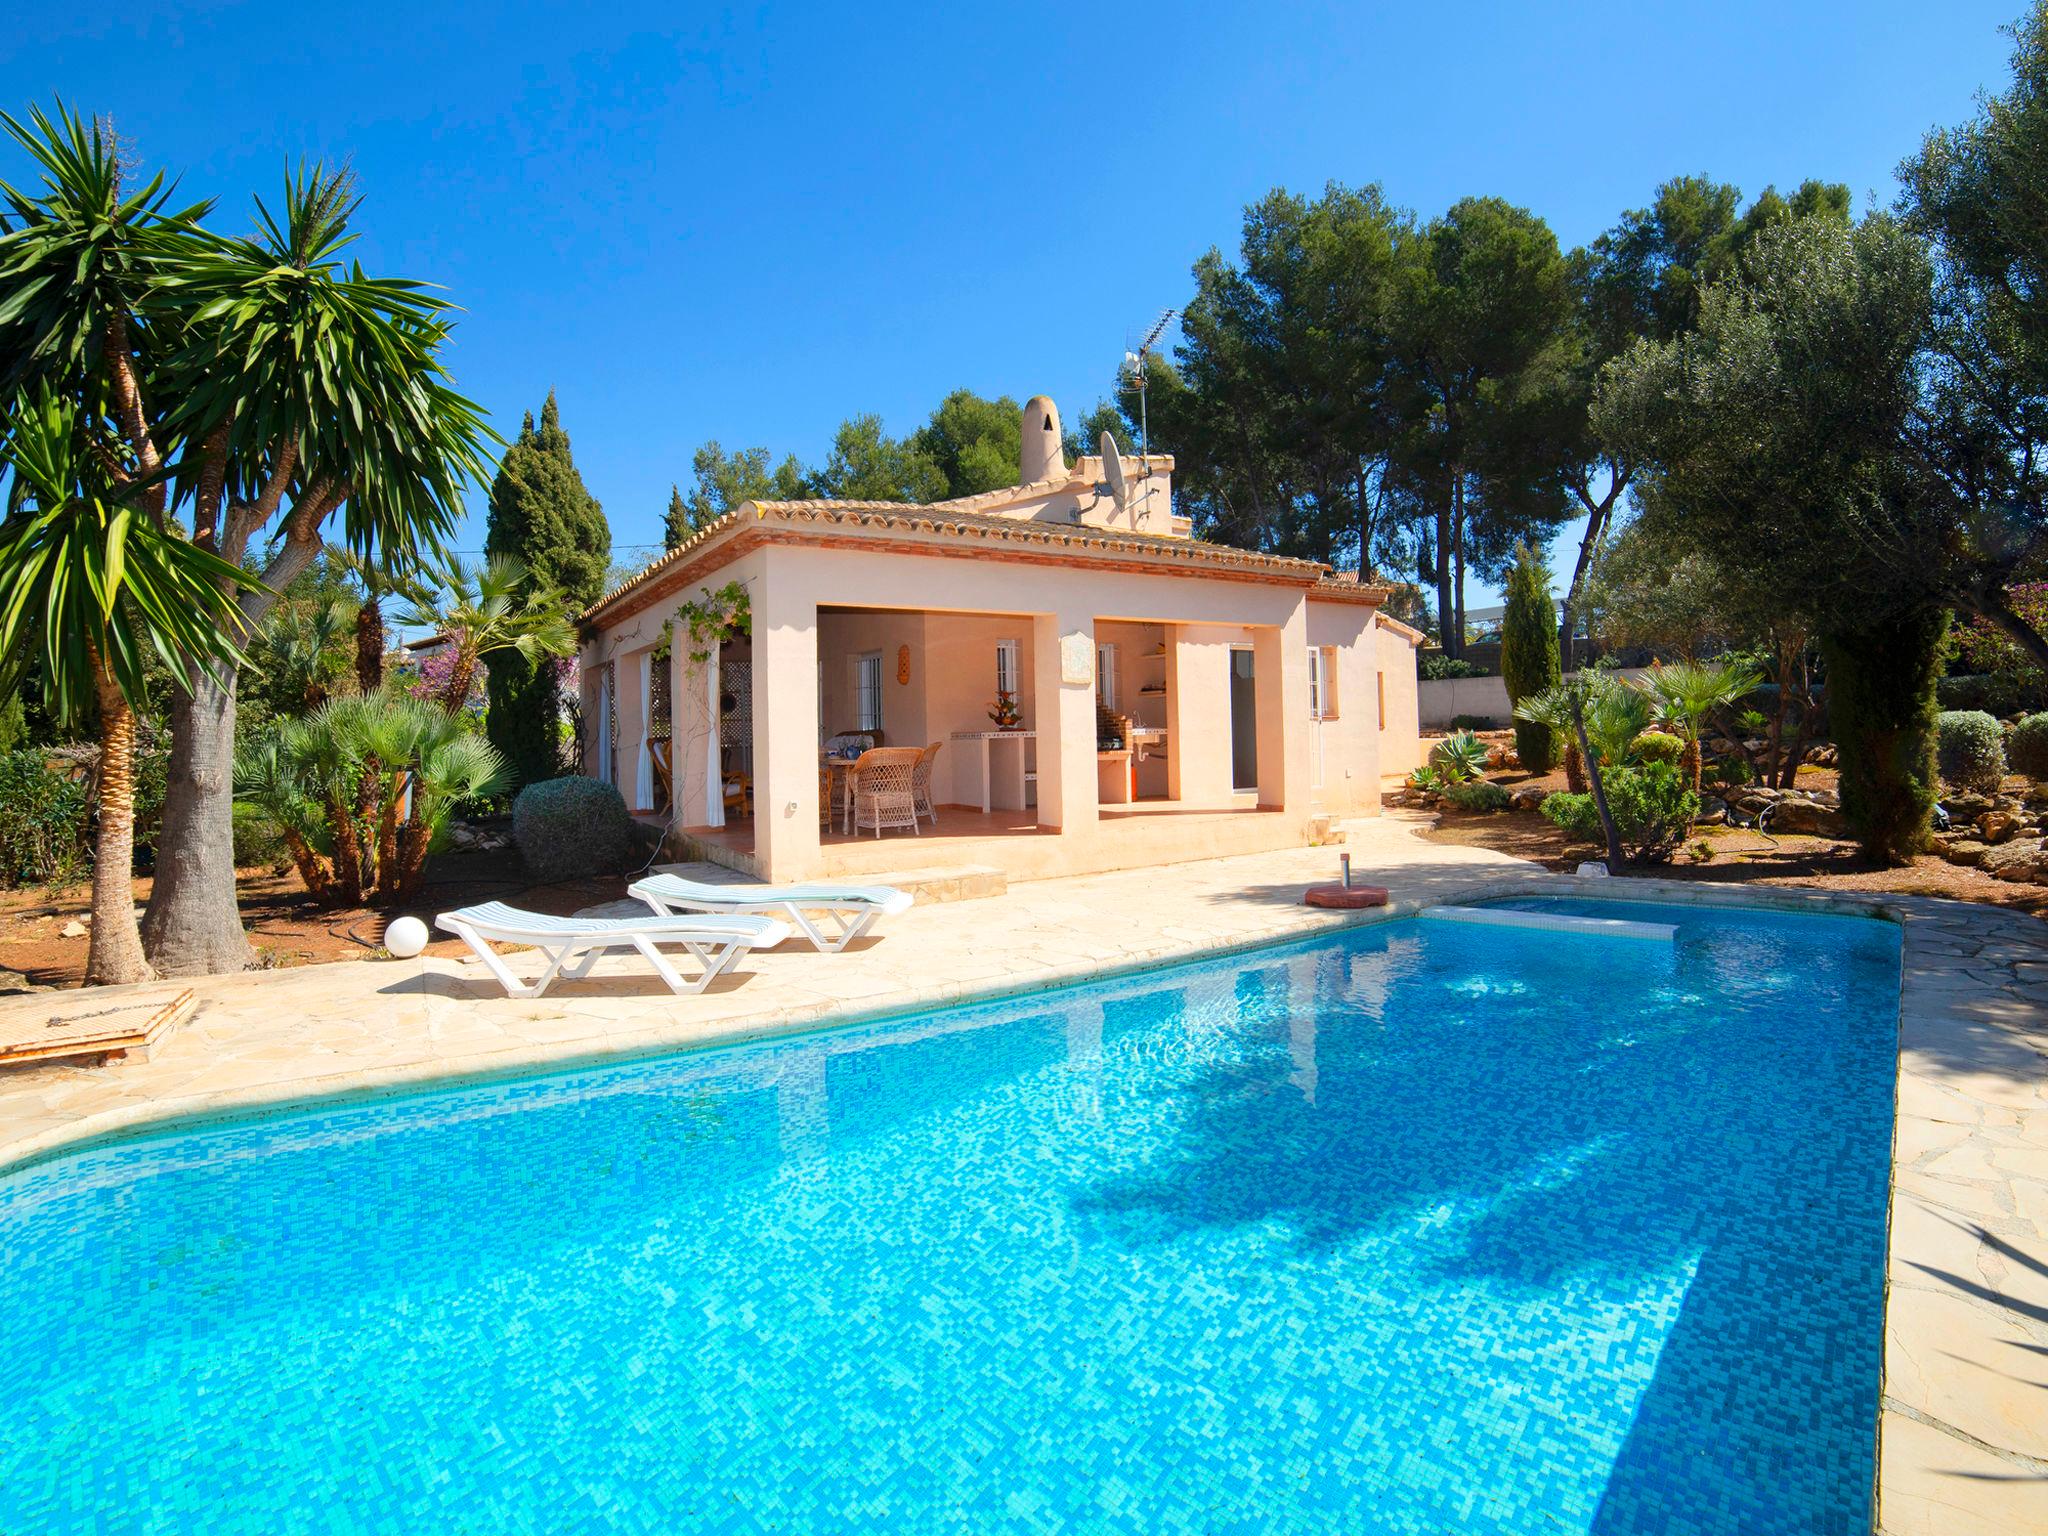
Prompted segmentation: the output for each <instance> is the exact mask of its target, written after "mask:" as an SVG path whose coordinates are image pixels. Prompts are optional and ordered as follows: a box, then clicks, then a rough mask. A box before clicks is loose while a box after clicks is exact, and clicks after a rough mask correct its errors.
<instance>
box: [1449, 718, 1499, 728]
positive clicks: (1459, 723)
mask: <svg viewBox="0 0 2048 1536" xmlns="http://www.w3.org/2000/svg"><path fill="white" fill-rule="evenodd" d="M1451 729H1452V730H1454V731H1490V730H1492V729H1493V722H1492V721H1491V720H1489V719H1488V718H1487V717H1486V716H1485V715H1453V716H1451Z"/></svg>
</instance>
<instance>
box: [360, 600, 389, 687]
mask: <svg viewBox="0 0 2048 1536" xmlns="http://www.w3.org/2000/svg"><path fill="white" fill-rule="evenodd" d="M383 686H384V604H383V599H382V598H380V597H379V596H378V595H377V589H376V588H375V587H371V588H370V589H369V590H368V592H367V593H366V594H365V595H364V597H363V606H362V607H360V608H358V609H357V610H356V687H357V688H359V689H361V690H362V691H363V692H364V693H375V692H376V691H377V690H378V689H379V688H382V687H383Z"/></svg>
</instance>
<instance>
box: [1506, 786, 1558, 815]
mask: <svg viewBox="0 0 2048 1536" xmlns="http://www.w3.org/2000/svg"><path fill="white" fill-rule="evenodd" d="M1550 795H1551V791H1550V790H1547V789H1544V788H1542V787H1541V786H1539V785H1535V784H1524V785H1522V786H1521V787H1520V788H1519V789H1513V790H1510V791H1509V792H1508V805H1509V807H1510V808H1511V809H1513V810H1517V811H1540V810H1542V809H1543V802H1544V801H1545V800H1548V799H1549V798H1550Z"/></svg>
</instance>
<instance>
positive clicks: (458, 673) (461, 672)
mask: <svg viewBox="0 0 2048 1536" xmlns="http://www.w3.org/2000/svg"><path fill="white" fill-rule="evenodd" d="M476 663H477V658H476V655H475V653H474V652H472V651H470V650H469V649H468V648H467V646H465V647H463V648H462V649H460V650H458V651H456V653H455V665H454V667H453V669H452V670H451V671H450V672H449V673H448V687H447V689H446V691H445V692H443V693H442V695H441V708H442V710H443V711H444V712H445V713H447V714H448V715H450V716H455V715H459V714H461V713H462V706H463V705H464V704H466V703H468V702H469V686H470V684H471V683H474V682H475V681H476ZM641 707H642V708H645V707H646V705H645V703H644V702H643V704H642V706H641Z"/></svg>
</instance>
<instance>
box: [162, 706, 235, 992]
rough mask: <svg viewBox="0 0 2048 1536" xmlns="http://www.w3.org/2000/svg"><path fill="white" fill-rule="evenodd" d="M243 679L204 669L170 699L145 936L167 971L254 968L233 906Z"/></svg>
mask: <svg viewBox="0 0 2048 1536" xmlns="http://www.w3.org/2000/svg"><path fill="white" fill-rule="evenodd" d="M234 791H235V684H234V677H233V675H232V674H229V675H228V677H227V679H226V681H225V683H222V682H217V681H215V680H214V679H213V678H211V677H208V676H206V675H205V674H204V673H202V674H201V675H199V676H198V677H196V678H195V679H194V682H193V688H192V692H191V693H190V694H186V695H180V696H178V697H176V698H174V699H173V701H172V704H171V762H170V782H169V784H168V786H167V788H166V789H165V793H164V824H163V830H162V831H161V832H160V833H159V834H158V836H157V846H156V880H155V883H154V884H153V885H152V887H151V889H150V893H149V906H148V908H147V910H145V911H144V913H143V914H142V942H143V943H144V945H145V946H147V948H148V951H149V958H150V961H151V962H152V963H153V964H154V965H155V966H156V968H157V970H158V971H160V972H161V973H162V974H164V975H166V976H206V975H212V974H215V973H218V972H222V971H240V970H246V969H248V967H249V964H250V962H251V961H252V960H253V959H254V958H255V952H254V951H253V950H251V949H250V947H249V939H248V936H247V935H246V934H244V933H243V932H242V915H241V912H240V911H239V910H238V909H237V907H236V905H235V814H234Z"/></svg>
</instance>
